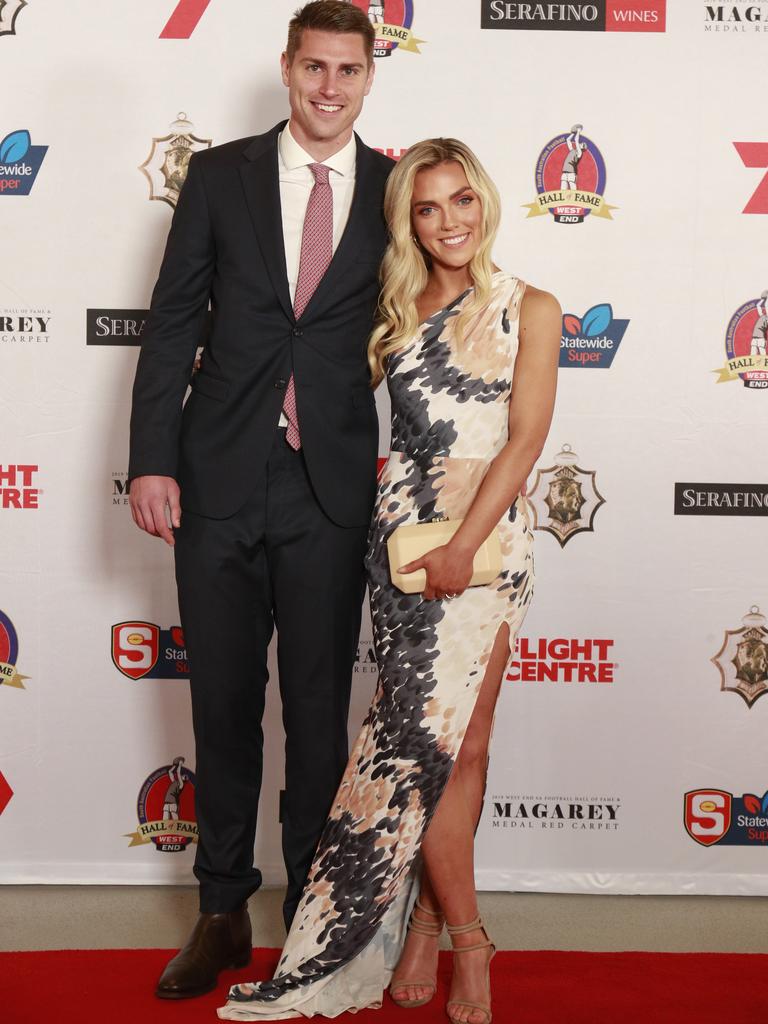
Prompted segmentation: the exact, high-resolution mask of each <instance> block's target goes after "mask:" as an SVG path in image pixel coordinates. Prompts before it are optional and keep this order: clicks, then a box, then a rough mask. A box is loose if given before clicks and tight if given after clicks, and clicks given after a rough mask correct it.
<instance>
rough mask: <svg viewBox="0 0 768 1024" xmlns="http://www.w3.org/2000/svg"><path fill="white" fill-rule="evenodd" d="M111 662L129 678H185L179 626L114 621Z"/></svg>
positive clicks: (185, 670) (186, 667)
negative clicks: (165, 627)
mask: <svg viewBox="0 0 768 1024" xmlns="http://www.w3.org/2000/svg"><path fill="white" fill-rule="evenodd" d="M112 661H113V662H114V665H115V668H117V669H119V671H120V672H122V673H123V675H124V676H127V677H128V678H129V679H180V678H185V677H188V676H189V664H188V662H187V651H186V648H185V646H184V633H183V632H182V629H181V626H171V628H170V629H161V628H160V627H159V626H156V625H155V624H154V622H118V623H117V624H116V625H114V626H113V627H112Z"/></svg>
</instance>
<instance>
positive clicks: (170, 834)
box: [126, 757, 197, 853]
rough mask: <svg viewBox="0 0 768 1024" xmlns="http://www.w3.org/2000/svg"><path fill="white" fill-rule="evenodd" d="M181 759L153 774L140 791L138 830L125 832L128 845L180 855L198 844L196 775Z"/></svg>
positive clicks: (137, 806) (177, 758)
mask: <svg viewBox="0 0 768 1024" xmlns="http://www.w3.org/2000/svg"><path fill="white" fill-rule="evenodd" d="M184 761H185V759H184V758H183V757H174V759H173V761H172V763H171V764H166V765H163V766H162V767H161V768H158V769H157V770H156V771H154V772H152V774H151V775H150V776H149V778H148V779H145V781H144V784H143V785H142V787H141V790H140V791H139V799H138V801H137V805H136V816H137V817H138V819H139V827H138V829H137V830H136V831H135V832H128V833H126V838H127V839H130V840H131V842H130V844H129V845H130V846H141V845H143V844H146V843H154V846H155V849H156V850H158V851H160V852H161V853H181V851H182V850H185V849H186V848H187V846H188V845H189V844H190V843H196V842H197V822H196V819H195V776H194V775H193V774H192V772H191V771H190V770H189V769H188V768H185V767H184Z"/></svg>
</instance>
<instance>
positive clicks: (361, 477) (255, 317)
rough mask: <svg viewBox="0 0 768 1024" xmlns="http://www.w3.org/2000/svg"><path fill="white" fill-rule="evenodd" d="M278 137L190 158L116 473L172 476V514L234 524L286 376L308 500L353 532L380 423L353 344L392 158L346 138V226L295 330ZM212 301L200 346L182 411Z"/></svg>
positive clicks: (374, 277) (364, 336)
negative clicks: (124, 465) (349, 160)
mask: <svg viewBox="0 0 768 1024" xmlns="http://www.w3.org/2000/svg"><path fill="white" fill-rule="evenodd" d="M284 125H285V122H282V123H281V124H278V125H276V126H275V127H274V128H273V129H272V130H271V131H269V132H267V133H266V134H264V135H258V136H256V137H254V138H249V139H240V140H239V141H237V142H230V143H227V144H226V145H223V146H216V147H214V148H213V149H209V150H205V151H203V152H201V153H197V154H195V155H194V156H193V157H192V159H191V161H190V164H189V170H188V174H187V179H186V182H185V184H184V187H183V189H182V191H181V195H180V197H179V201H178V204H177V207H176V212H175V214H174V217H173V223H172V225H171V230H170V234H169V236H168V243H167V247H166V250H165V256H164V258H163V262H162V266H161V269H160V275H159V278H158V281H157V285H156V286H155V290H154V293H153V296H152V307H151V310H150V313H149V317H148V318H147V324H146V327H145V331H144V337H143V340H142V346H141V354H140V356H139V362H138V366H137V369H136V380H135V382H134V388H133V410H132V414H131V457H130V465H129V477H130V478H131V479H132V478H133V477H136V476H143V475H147V474H160V475H163V476H172V477H175V478H176V479H177V480H178V482H179V485H180V487H181V502H182V509H188V510H190V511H193V512H198V513H200V514H202V515H205V516H209V517H212V518H215V519H223V518H226V517H227V516H230V515H232V514H233V513H234V512H236V511H237V510H238V509H239V508H240V507H241V506H242V505H243V504H244V503H245V501H246V500H247V498H248V496H249V494H250V493H251V491H252V490H253V489H254V487H255V485H256V482H257V480H258V477H259V474H261V473H262V472H263V471H264V467H265V464H266V461H267V457H268V455H269V451H270V448H271V446H272V444H273V442H274V437H275V431H276V429H277V423H278V420H279V417H280V411H281V409H282V405H283V399H284V396H285V388H286V385H287V382H288V379H289V378H290V375H291V371H293V373H294V377H295V382H296V401H297V409H298V418H299V426H300V429H301V440H302V447H303V450H304V456H305V459H306V464H307V469H308V472H309V476H310V479H311V481H312V485H313V487H314V490H315V493H316V495H317V498H318V500H319V502H320V504H321V506H322V507H323V510H324V511H325V512H326V514H327V515H328V516H329V517H330V518H331V519H332V520H333V521H334V522H336V523H338V524H339V525H341V526H361V525H364V524H365V523H367V522H368V519H369V516H370V512H371V506H372V502H373V497H374V492H375V487H376V454H377V444H378V424H377V417H376V407H375V403H374V397H373V393H372V391H371V389H370V387H369V383H368V365H367V360H366V346H367V342H368V338H369V335H370V332H371V328H372V323H373V316H374V312H375V308H376V301H377V297H378V291H379V284H378V269H379V263H380V261H381V257H382V255H383V252H384V247H385V245H386V238H387V230H386V225H385V223H384V217H383V212H382V202H383V194H384V186H385V184H386V180H387V176H388V174H389V172H390V170H391V169H392V166H393V162H392V161H391V160H390V159H389V158H388V157H385V156H382V155H381V154H379V153H377V152H375V151H374V150H372V149H369V148H368V146H366V145H364V144H363V143H362V142H361V141H360V139H359V138H358V137H357V136H355V140H356V143H357V163H356V178H355V191H354V196H353V200H352V207H351V210H350V214H349V220H348V222H347V226H346V230H345V231H344V234H343V236H342V238H341V240H340V242H339V245H338V247H337V249H336V252H335V253H334V256H333V260H332V262H331V265H330V267H329V268H328V270H327V272H326V274H325V276H324V278H323V280H322V281H321V282H320V284H319V285H318V287H317V290H316V291H315V293H314V295H313V296H312V298H311V299H310V301H309V304H308V305H307V307H306V309H305V310H304V312H303V313H302V315H301V317H300V318H299V319H298V320H297V319H296V317H295V316H294V313H293V308H292V306H291V300H290V296H289V292H288V280H287V276H286V269H285V248H284V243H283V233H282V221H281V212H280V189H279V181H278V153H277V139H278V135H279V133H280V131H281V130H282V129H283V127H284ZM209 300H210V305H211V314H212V324H211V329H210V335H209V337H208V340H207V342H206V348H205V351H204V353H203V357H202V366H201V369H200V370H199V371H198V372H197V373H196V374H194V376H193V378H192V380H191V387H192V392H191V394H190V396H189V399H188V401H187V402H186V404H185V405H184V407H183V411H182V403H183V399H184V395H185V393H186V389H187V385H188V384H190V368H191V365H192V362H193V359H194V356H195V350H196V347H197V346H198V345H199V344H200V343H201V340H202V338H203V336H204V333H205V325H206V318H207V310H208V304H209Z"/></svg>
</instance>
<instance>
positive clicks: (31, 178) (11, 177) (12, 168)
mask: <svg viewBox="0 0 768 1024" xmlns="http://www.w3.org/2000/svg"><path fill="white" fill-rule="evenodd" d="M47 152H48V147H47V146H33V145H32V137H31V135H30V134H29V132H28V131H27V130H26V128H22V129H20V130H19V131H16V132H11V133H10V135H6V136H5V138H4V139H3V141H2V142H0V196H28V195H29V193H30V192H31V191H32V186H33V185H34V184H35V180H36V179H37V175H38V172H39V170H40V167H41V166H42V163H43V160H44V159H45V154H46V153H47Z"/></svg>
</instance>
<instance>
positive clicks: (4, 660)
mask: <svg viewBox="0 0 768 1024" xmlns="http://www.w3.org/2000/svg"><path fill="white" fill-rule="evenodd" d="M18 662H19V635H18V633H17V632H16V627H15V626H14V624H13V623H12V622H11V620H10V619H9V617H8V616H7V615H6V614H5V612H4V611H2V610H1V609H0V686H14V687H16V689H19V690H23V689H24V680H25V679H29V676H23V675H22V674H21V672H19V669H18Z"/></svg>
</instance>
